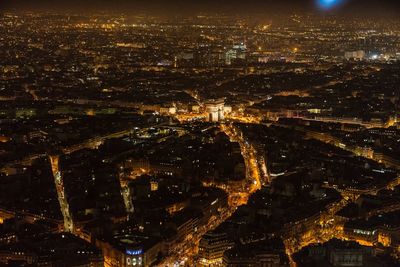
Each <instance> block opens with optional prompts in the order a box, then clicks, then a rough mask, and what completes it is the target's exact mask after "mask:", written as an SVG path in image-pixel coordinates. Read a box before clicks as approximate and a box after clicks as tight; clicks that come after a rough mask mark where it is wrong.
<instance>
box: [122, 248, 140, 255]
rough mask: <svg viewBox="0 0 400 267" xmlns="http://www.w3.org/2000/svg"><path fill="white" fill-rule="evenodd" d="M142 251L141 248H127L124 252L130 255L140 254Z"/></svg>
mask: <svg viewBox="0 0 400 267" xmlns="http://www.w3.org/2000/svg"><path fill="white" fill-rule="evenodd" d="M142 253H143V250H142V249H136V250H133V249H127V250H126V254H127V255H131V256H135V255H140V254H142Z"/></svg>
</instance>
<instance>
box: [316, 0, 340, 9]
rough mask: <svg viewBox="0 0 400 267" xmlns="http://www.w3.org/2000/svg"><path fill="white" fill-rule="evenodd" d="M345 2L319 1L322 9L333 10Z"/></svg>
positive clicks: (335, 0)
mask: <svg viewBox="0 0 400 267" xmlns="http://www.w3.org/2000/svg"><path fill="white" fill-rule="evenodd" d="M343 1H344V0H317V3H318V6H319V7H320V8H322V9H326V10H327V9H332V8H334V7H336V6H338V5H340V4H341V3H343Z"/></svg>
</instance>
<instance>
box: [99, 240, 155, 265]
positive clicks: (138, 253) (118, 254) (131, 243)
mask: <svg viewBox="0 0 400 267" xmlns="http://www.w3.org/2000/svg"><path fill="white" fill-rule="evenodd" d="M97 246H99V247H100V248H101V249H102V250H103V254H104V258H105V263H106V265H109V266H116V267H129V266H138V267H148V266H153V264H154V263H155V262H156V261H157V259H158V257H159V256H160V255H161V253H162V247H163V243H162V242H161V240H159V239H158V238H153V237H148V236H144V235H141V234H137V235H135V234H125V235H118V236H115V237H114V238H113V239H112V240H110V241H108V242H102V241H98V242H97Z"/></svg>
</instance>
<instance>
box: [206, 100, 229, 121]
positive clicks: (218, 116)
mask: <svg viewBox="0 0 400 267" xmlns="http://www.w3.org/2000/svg"><path fill="white" fill-rule="evenodd" d="M205 107H206V112H207V114H208V116H207V120H208V121H209V122H218V121H222V120H224V119H225V115H224V108H225V99H223V98H220V99H213V100H208V101H207V102H205Z"/></svg>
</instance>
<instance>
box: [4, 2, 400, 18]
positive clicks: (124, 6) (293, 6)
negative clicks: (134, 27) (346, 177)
mask: <svg viewBox="0 0 400 267" xmlns="http://www.w3.org/2000/svg"><path fill="white" fill-rule="evenodd" d="M317 1H323V0H0V8H2V9H6V8H13V9H32V8H40V9H64V8H68V9H71V8H73V9H83V10H86V11H91V10H93V11H98V10H104V11H105V10H118V11H120V10H122V11H129V12H135V11H154V12H174V13H185V12H203V11H204V12H207V11H212V12H214V11H216V12H226V13H239V14H240V13H252V12H257V13H264V12H265V13H269V12H293V11H296V10H307V11H315V12H321V10H319V9H318V7H317V6H318V5H317ZM339 1H343V2H344V3H342V5H340V6H339V7H337V8H335V9H334V12H346V13H348V14H349V13H350V14H364V13H370V14H378V15H384V14H391V15H400V0H339ZM325 12H326V11H325ZM399 17H400V16H399Z"/></svg>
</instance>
